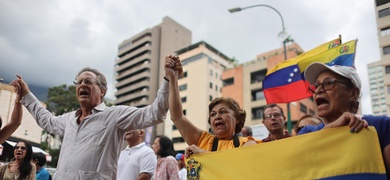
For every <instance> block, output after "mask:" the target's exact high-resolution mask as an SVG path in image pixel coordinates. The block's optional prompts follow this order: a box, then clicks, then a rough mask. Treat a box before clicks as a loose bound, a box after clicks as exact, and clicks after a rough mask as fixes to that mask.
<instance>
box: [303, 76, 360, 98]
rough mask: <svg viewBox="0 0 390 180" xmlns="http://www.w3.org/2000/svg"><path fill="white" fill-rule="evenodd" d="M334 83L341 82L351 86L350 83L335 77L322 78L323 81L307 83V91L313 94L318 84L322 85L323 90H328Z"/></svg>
mask: <svg viewBox="0 0 390 180" xmlns="http://www.w3.org/2000/svg"><path fill="white" fill-rule="evenodd" d="M336 83H341V84H345V85H347V86H352V85H351V84H348V83H345V82H342V81H339V80H337V79H332V78H326V79H324V81H322V83H318V82H316V83H314V84H310V85H309V92H310V93H312V94H314V93H315V92H316V90H317V89H318V87H320V86H321V87H322V89H323V90H324V91H329V90H332V89H333V88H334V87H335V85H336Z"/></svg>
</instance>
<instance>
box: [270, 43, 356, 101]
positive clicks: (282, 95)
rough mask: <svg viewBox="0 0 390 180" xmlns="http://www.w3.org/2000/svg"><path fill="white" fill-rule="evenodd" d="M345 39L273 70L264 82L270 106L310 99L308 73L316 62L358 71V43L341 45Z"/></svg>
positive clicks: (323, 45)
mask: <svg viewBox="0 0 390 180" xmlns="http://www.w3.org/2000/svg"><path fill="white" fill-rule="evenodd" d="M340 42H341V39H335V40H332V41H329V42H327V43H324V44H322V45H320V46H318V47H316V48H314V49H312V50H310V51H308V52H306V53H304V54H302V55H300V56H297V57H295V58H292V59H289V60H287V61H284V62H281V63H279V64H278V65H276V66H275V67H274V68H273V69H271V70H269V71H268V73H267V75H266V77H265V79H264V81H263V91H264V95H265V98H266V101H267V104H271V103H289V102H292V101H297V100H300V99H304V98H307V97H310V96H311V94H310V93H309V91H308V89H307V87H308V86H309V84H308V82H307V81H305V78H304V71H305V69H306V67H307V66H308V65H309V64H311V63H313V62H323V63H326V64H328V65H342V66H352V67H354V59H355V52H356V42H357V41H356V40H353V41H349V42H347V43H345V44H341V45H340V44H339V43H340Z"/></svg>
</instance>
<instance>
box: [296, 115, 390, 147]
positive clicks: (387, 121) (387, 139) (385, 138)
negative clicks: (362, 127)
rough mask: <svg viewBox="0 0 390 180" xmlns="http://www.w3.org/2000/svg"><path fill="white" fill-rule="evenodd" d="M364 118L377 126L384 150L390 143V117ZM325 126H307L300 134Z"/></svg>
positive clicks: (365, 116)
mask: <svg viewBox="0 0 390 180" xmlns="http://www.w3.org/2000/svg"><path fill="white" fill-rule="evenodd" d="M363 119H364V120H366V121H367V123H368V125H369V126H374V127H375V129H376V132H377V134H378V139H379V143H380V145H381V149H382V151H383V149H384V148H385V147H386V146H387V145H389V144H390V117H388V116H373V115H364V116H363ZM324 127H325V125H324V124H320V125H317V126H305V127H304V128H302V129H301V131H299V133H298V135H300V134H306V133H310V132H315V131H319V130H321V129H323V128H324Z"/></svg>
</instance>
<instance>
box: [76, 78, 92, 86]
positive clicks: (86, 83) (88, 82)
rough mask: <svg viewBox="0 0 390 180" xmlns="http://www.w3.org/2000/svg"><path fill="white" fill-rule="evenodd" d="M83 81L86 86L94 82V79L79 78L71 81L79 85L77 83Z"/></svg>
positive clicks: (79, 83)
mask: <svg viewBox="0 0 390 180" xmlns="http://www.w3.org/2000/svg"><path fill="white" fill-rule="evenodd" d="M83 82H84V84H85V85H87V86H90V85H93V84H96V81H94V80H92V79H79V80H74V81H73V84H74V85H77V86H79V85H81V84H82V83H83Z"/></svg>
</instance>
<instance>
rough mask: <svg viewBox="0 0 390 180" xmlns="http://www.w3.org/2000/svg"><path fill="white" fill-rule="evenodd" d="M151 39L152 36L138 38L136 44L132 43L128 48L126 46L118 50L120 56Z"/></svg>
mask: <svg viewBox="0 0 390 180" xmlns="http://www.w3.org/2000/svg"><path fill="white" fill-rule="evenodd" d="M151 41H152V37H151V36H145V37H143V38H142V40H138V41H136V42H135V43H134V44H131V46H129V47H128V48H125V49H122V50H121V51H119V52H118V57H120V56H122V55H123V54H124V53H126V52H128V51H131V50H132V49H134V48H135V47H137V46H139V45H141V44H142V43H145V42H151Z"/></svg>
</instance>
